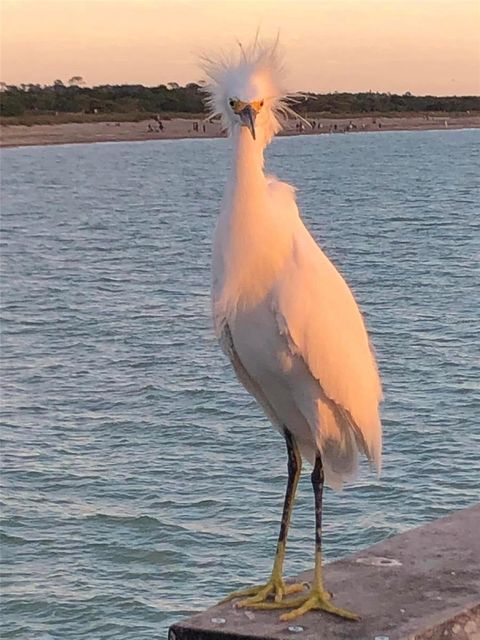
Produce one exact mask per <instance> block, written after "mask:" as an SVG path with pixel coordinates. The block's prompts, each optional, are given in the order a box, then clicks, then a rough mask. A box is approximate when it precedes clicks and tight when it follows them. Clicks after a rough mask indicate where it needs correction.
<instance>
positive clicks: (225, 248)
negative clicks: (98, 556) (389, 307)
mask: <svg viewBox="0 0 480 640" xmlns="http://www.w3.org/2000/svg"><path fill="white" fill-rule="evenodd" d="M204 68H205V71H206V73H207V74H208V76H209V78H210V84H209V85H208V86H207V91H208V95H209V97H208V103H209V107H210V111H211V114H212V115H220V116H221V118H222V122H223V126H224V127H225V128H226V129H227V130H228V131H229V133H230V135H231V136H232V138H233V163H232V169H231V173H230V177H229V179H228V182H227V185H226V188H225V194H224V198H223V202H222V206H221V212H220V216H219V218H218V222H217V226H216V230H215V236H214V243H213V265H212V304H213V316H214V325H215V330H216V334H217V336H218V339H219V342H220V345H221V347H222V349H223V351H224V352H225V354H226V355H227V356H228V358H229V359H230V361H231V363H232V365H233V368H234V370H235V373H236V375H237V377H238V378H239V380H240V382H241V383H242V384H243V385H244V386H245V387H246V389H247V390H248V391H249V392H250V393H251V394H252V395H253V396H254V397H255V398H256V400H257V401H258V403H259V404H260V406H261V407H262V409H263V410H264V411H265V413H266V414H267V416H268V418H269V419H270V421H271V422H272V424H273V425H274V427H275V428H276V429H277V430H278V431H279V432H280V433H281V434H282V435H283V437H284V438H285V441H286V445H287V453H288V482H287V489H286V495H285V503H284V509H283V516H282V520H281V526H280V533H279V537H278V544H277V549H276V554H275V561H274V565H273V570H272V574H271V577H270V579H269V580H268V582H267V583H266V584H264V585H261V586H255V587H250V588H247V589H245V590H243V591H238V592H235V593H233V594H231V596H229V598H227V600H228V599H230V598H237V597H238V598H243V599H242V600H240V601H239V602H238V603H237V606H240V607H253V608H257V609H271V608H291V609H293V610H292V611H290V612H288V613H285V614H284V615H282V619H283V620H291V619H294V618H296V617H298V616H300V615H302V614H304V613H305V612H307V611H309V610H311V609H322V610H324V611H328V612H330V613H333V614H336V615H338V616H341V617H344V618H348V619H357V618H358V616H357V615H356V614H355V613H352V612H350V611H347V610H345V609H341V608H339V607H337V606H335V605H334V604H333V603H332V599H331V594H330V593H329V592H328V591H327V590H326V589H325V588H324V585H323V581H322V555H321V553H322V550H321V544H322V495H323V486H324V481H325V482H326V483H327V484H328V485H330V486H331V487H332V488H334V489H337V488H340V487H341V486H342V484H343V482H344V481H345V480H348V479H349V478H351V477H353V476H354V475H355V471H356V467H357V452H358V451H360V452H363V453H364V454H365V455H366V456H367V457H368V459H369V460H370V461H372V462H373V463H374V464H375V465H376V466H377V469H378V470H380V460H381V439H382V433H381V432H382V429H381V423H380V417H379V403H380V401H381V398H382V391H381V383H380V379H379V375H378V370H377V366H376V363H375V358H374V356H373V354H372V350H371V347H370V344H369V340H368V336H367V332H366V329H365V325H364V322H363V319H362V315H361V313H360V311H359V308H358V306H357V304H356V302H355V299H354V297H353V295H352V293H351V291H350V289H349V288H348V285H347V284H346V283H345V281H344V279H343V278H342V276H341V275H340V274H339V273H338V271H337V270H336V269H335V267H334V266H333V265H332V263H331V262H330V261H329V260H328V258H327V257H326V256H325V254H324V253H323V252H322V251H321V249H320V248H319V247H318V245H317V244H316V243H315V241H314V239H313V238H312V236H311V235H310V233H309V232H308V230H307V229H306V227H305V226H304V224H303V222H302V220H301V218H300V216H299V213H298V209H297V205H296V203H295V195H294V189H293V188H292V187H291V186H289V185H288V184H285V183H283V182H280V181H279V180H277V179H276V178H275V177H272V176H267V175H265V173H264V170H263V166H264V162H263V151H264V148H265V146H266V145H267V144H268V143H269V142H270V140H271V139H272V137H273V136H274V134H275V133H277V132H278V130H279V129H280V126H281V125H280V121H281V118H282V117H283V116H285V114H286V113H288V112H289V111H290V112H291V110H290V108H289V107H288V106H287V104H286V102H285V100H284V99H283V98H284V95H285V92H284V91H283V90H282V68H281V62H280V57H279V53H278V47H277V44H274V45H271V46H265V45H260V44H259V43H258V42H255V43H254V44H253V45H252V46H251V47H250V48H248V49H243V48H241V51H240V54H239V57H238V58H233V59H227V58H223V59H222V60H220V61H218V62H216V61H213V60H206V61H205V66H204ZM302 458H305V459H306V460H308V461H309V462H310V463H312V465H313V472H312V475H311V480H312V485H313V492H314V498H315V521H316V529H315V570H314V580H313V584H312V585H311V589H310V591H309V592H308V593H302V594H301V595H297V596H294V597H293V598H290V597H288V596H290V595H291V594H293V593H297V594H298V593H300V592H301V591H303V590H304V589H305V585H302V584H286V583H285V582H284V580H283V576H282V573H283V562H284V557H285V545H286V538H287V533H288V528H289V523H290V516H291V512H292V506H293V500H294V497H295V491H296V488H297V484H298V480H299V476H300V472H301V466H302Z"/></svg>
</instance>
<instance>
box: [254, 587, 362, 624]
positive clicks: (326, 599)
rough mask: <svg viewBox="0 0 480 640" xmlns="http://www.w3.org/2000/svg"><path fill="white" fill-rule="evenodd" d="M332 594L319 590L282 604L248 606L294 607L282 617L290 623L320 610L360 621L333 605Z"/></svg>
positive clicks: (349, 612) (354, 614) (355, 615)
mask: <svg viewBox="0 0 480 640" xmlns="http://www.w3.org/2000/svg"><path fill="white" fill-rule="evenodd" d="M331 597H332V596H331V594H330V593H329V592H328V591H323V590H319V589H313V590H312V591H311V592H310V593H309V594H308V595H305V596H300V597H298V598H290V599H287V600H283V601H282V602H277V601H276V602H254V603H251V604H249V605H247V606H250V607H251V608H252V609H287V608H290V607H293V610H292V611H289V612H288V613H284V614H283V615H282V616H280V620H283V621H285V622H286V621H288V620H295V619H296V618H299V617H300V616H303V615H304V614H305V613H307V612H308V611H313V610H315V609H320V610H322V611H327V612H328V613H331V614H333V615H335V616H338V617H340V618H345V619H347V620H360V616H359V615H357V614H356V613H353V611H348V609H341V608H340V607H336V606H335V605H334V604H332V603H331Z"/></svg>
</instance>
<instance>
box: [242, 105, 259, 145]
mask: <svg viewBox="0 0 480 640" xmlns="http://www.w3.org/2000/svg"><path fill="white" fill-rule="evenodd" d="M238 115H239V116H240V119H241V121H242V125H243V126H244V127H248V129H249V131H250V133H251V134H252V138H253V139H254V140H256V138H255V117H256V115H257V113H256V111H255V109H254V108H253V107H252V106H251V105H249V104H247V106H246V107H244V108H243V109H242V110H241V111H240V112H239V114H238Z"/></svg>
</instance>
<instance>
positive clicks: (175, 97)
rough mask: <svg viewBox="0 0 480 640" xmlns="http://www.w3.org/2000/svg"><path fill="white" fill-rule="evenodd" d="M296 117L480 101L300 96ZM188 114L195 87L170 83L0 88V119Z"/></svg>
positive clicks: (473, 106)
mask: <svg viewBox="0 0 480 640" xmlns="http://www.w3.org/2000/svg"><path fill="white" fill-rule="evenodd" d="M295 109H296V110H297V111H299V112H300V113H303V114H306V113H321V112H324V113H331V114H339V115H340V114H354V113H375V112H380V113H388V112H416V111H424V112H466V111H470V112H472V111H477V112H478V111H480V97H479V96H447V97H439V96H413V95H411V94H410V93H408V92H407V93H405V94H403V95H397V94H392V93H373V92H370V91H369V92H364V93H327V94H315V93H305V94H303V97H302V98H300V99H299V100H298V101H297V103H296V104H295ZM134 112H135V113H137V114H138V113H145V114H146V115H148V114H152V113H165V112H171V113H191V114H201V113H204V112H205V106H204V93H203V92H202V87H201V85H200V84H197V83H194V82H191V83H189V84H187V85H186V86H184V87H181V86H179V85H178V84H177V83H175V82H171V83H169V84H167V85H164V84H161V85H158V86H157V87H144V86H143V85H139V84H125V85H100V86H98V87H87V86H85V83H84V81H83V79H82V78H81V77H80V76H74V77H73V78H71V79H70V80H69V81H68V83H66V84H65V83H63V82H62V81H61V80H55V82H54V83H53V84H52V85H47V86H43V85H39V84H21V85H19V86H15V85H6V84H5V83H1V86H0V114H1V115H2V116H22V115H24V114H51V113H77V114H78V113H87V114H90V113H101V114H109V113H118V114H120V113H123V114H127V113H134Z"/></svg>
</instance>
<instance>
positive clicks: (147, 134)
mask: <svg viewBox="0 0 480 640" xmlns="http://www.w3.org/2000/svg"><path fill="white" fill-rule="evenodd" d="M313 122H314V126H313V127H312V128H307V127H306V126H304V127H302V128H299V126H298V124H297V123H296V122H295V121H289V123H288V124H287V127H286V128H285V129H284V131H283V132H282V134H281V135H298V134H307V135H313V134H319V133H349V132H352V133H355V132H359V131H400V130H405V131H417V130H422V129H461V128H480V115H461V116H448V117H445V116H424V115H416V116H406V117H394V118H387V117H376V118H375V117H371V116H368V117H356V118H353V117H352V118H348V117H347V118H338V119H337V118H335V119H333V118H315V119H314V120H313ZM162 124H163V130H161V129H160V128H159V124H158V123H157V122H156V121H154V120H145V121H143V122H87V123H69V124H48V125H32V126H22V125H1V127H0V130H1V131H0V133H1V136H0V146H1V147H21V146H28V145H48V144H71V143H88V142H121V141H134V140H172V139H179V138H219V137H222V136H224V133H222V131H221V129H220V125H219V123H218V122H205V121H202V120H187V119H182V118H176V119H172V120H163V121H162ZM195 124H198V131H196V130H195V129H196V126H194V125H195Z"/></svg>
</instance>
